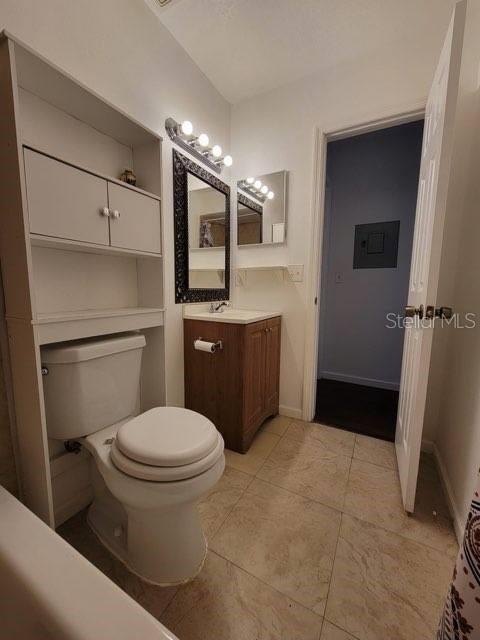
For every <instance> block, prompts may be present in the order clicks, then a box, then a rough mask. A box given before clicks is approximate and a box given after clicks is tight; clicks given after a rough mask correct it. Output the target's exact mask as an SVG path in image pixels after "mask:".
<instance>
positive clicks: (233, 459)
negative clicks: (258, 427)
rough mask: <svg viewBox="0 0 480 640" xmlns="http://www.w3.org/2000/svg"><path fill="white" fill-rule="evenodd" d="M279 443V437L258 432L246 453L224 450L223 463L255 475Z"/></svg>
mask: <svg viewBox="0 0 480 640" xmlns="http://www.w3.org/2000/svg"><path fill="white" fill-rule="evenodd" d="M279 442H280V436H277V435H275V434H274V433H267V432H264V431H259V432H258V433H257V435H256V436H255V439H254V441H253V442H252V445H251V447H250V449H249V450H248V451H247V453H237V452H236V451H230V450H229V449H226V450H225V462H226V463H227V465H228V466H229V467H232V468H233V469H237V471H243V472H244V473H249V474H250V475H255V474H256V473H257V471H258V470H259V469H260V467H261V466H262V464H263V463H264V462H265V460H266V458H267V456H268V455H269V454H270V453H271V451H272V449H273V448H274V447H275V446H276V445H277V444H278V443H279Z"/></svg>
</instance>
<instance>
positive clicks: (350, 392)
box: [314, 378, 398, 442]
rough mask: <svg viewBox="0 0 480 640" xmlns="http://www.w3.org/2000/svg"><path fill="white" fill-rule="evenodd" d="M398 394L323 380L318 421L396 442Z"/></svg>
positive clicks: (319, 393) (318, 396) (319, 395)
mask: <svg viewBox="0 0 480 640" xmlns="http://www.w3.org/2000/svg"><path fill="white" fill-rule="evenodd" d="M397 405H398V391H391V390H390V389H379V388H377V387H365V386H363V385H359V384H350V383H349V382H338V381H337V380H327V379H325V378H322V379H321V380H318V381H317V404H316V409H315V419H314V420H315V422H320V423H322V424H326V425H330V426H334V427H340V428H341V429H347V430H348V431H354V432H355V433H362V434H364V435H367V436H372V437H374V438H381V439H382V440H389V441H390V442H394V441H395V426H396V421H397Z"/></svg>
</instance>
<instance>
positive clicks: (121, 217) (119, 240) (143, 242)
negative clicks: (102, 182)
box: [108, 182, 161, 253]
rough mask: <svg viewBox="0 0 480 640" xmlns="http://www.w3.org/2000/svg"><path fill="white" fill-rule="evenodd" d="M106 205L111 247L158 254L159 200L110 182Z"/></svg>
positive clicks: (159, 240)
mask: <svg viewBox="0 0 480 640" xmlns="http://www.w3.org/2000/svg"><path fill="white" fill-rule="evenodd" d="M108 204H109V207H110V243H111V245H112V247H120V248H122V249H133V250H135V251H149V252H151V253H161V237H160V203H159V201H158V200H155V199H154V198H150V197H149V196H145V195H143V194H142V193H138V192H137V191H133V190H132V189H128V188H127V187H122V186H121V185H118V184H115V183H113V182H109V183H108Z"/></svg>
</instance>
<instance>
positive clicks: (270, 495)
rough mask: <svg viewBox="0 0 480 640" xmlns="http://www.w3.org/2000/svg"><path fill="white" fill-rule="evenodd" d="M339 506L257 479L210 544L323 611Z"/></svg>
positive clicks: (287, 592)
mask: <svg viewBox="0 0 480 640" xmlns="http://www.w3.org/2000/svg"><path fill="white" fill-rule="evenodd" d="M340 519H341V515H340V512H338V511H335V510H333V509H331V508H330V507H325V506H323V505H321V504H318V503H317V502H313V501H311V500H307V499H305V498H302V497H300V496H297V495H295V494H293V493H290V492H289V491H285V490H284V489H280V488H278V487H275V486H273V485H270V484H267V483H265V482H262V481H261V480H258V479H255V480H253V482H252V484H251V485H250V486H249V488H248V489H247V491H246V492H245V493H244V494H243V496H242V498H241V499H240V501H239V502H238V503H237V505H236V506H235V508H234V509H233V511H232V513H231V514H230V515H229V516H228V518H227V520H226V521H225V523H224V524H223V526H222V527H221V529H220V530H219V532H218V533H217V534H216V536H215V537H214V538H213V540H212V542H211V545H210V546H211V548H212V550H213V551H215V552H216V553H218V554H220V555H221V556H223V557H224V558H227V559H228V560H231V561H232V562H233V563H235V564H236V565H238V566H240V567H241V568H242V569H245V570H246V571H248V572H249V573H251V574H252V575H254V576H256V577H257V578H260V579H261V580H262V581H264V582H266V583H267V584H269V585H270V586H272V587H274V588H275V589H278V591H280V592H281V593H284V594H285V595H287V596H289V597H291V598H292V599H294V600H296V601H297V602H299V603H300V604H303V605H305V606H306V607H308V608H309V609H313V610H314V611H315V612H316V613H319V614H323V611H324V609H325V602H326V597H327V593H328V585H329V581H330V575H331V571H332V565H333V558H334V554H335V547H336V544H337V538H338V532H339V528H340Z"/></svg>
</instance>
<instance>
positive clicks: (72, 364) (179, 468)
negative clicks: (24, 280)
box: [41, 333, 225, 585]
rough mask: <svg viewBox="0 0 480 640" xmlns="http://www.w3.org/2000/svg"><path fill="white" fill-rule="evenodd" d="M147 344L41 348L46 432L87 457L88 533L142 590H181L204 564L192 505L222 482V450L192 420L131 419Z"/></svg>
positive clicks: (155, 414) (102, 342)
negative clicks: (179, 586)
mask: <svg viewBox="0 0 480 640" xmlns="http://www.w3.org/2000/svg"><path fill="white" fill-rule="evenodd" d="M145 344H146V342H145V337H144V336H143V335H142V334H135V333H133V334H123V335H117V336H111V337H110V336H109V337H105V338H96V339H88V340H82V341H76V342H71V343H62V344H56V345H53V346H48V347H43V348H42V351H41V354H42V367H43V373H44V376H43V387H44V395H45V410H46V418H47V430H48V435H49V437H50V438H53V439H57V440H62V441H64V442H65V441H76V442H78V443H80V444H81V445H82V446H84V447H85V449H87V450H88V451H89V452H90V453H91V455H92V461H91V475H92V484H93V493H94V500H93V503H92V504H91V506H90V507H89V511H88V523H89V525H90V527H91V528H92V529H93V531H94V532H95V534H96V535H97V536H98V538H99V539H100V541H101V542H102V543H103V544H104V545H105V546H106V547H107V548H108V549H109V550H110V551H111V552H112V553H113V554H114V555H115V556H117V557H118V558H119V559H120V560H121V561H122V562H123V563H124V564H125V565H126V566H127V567H128V568H129V569H130V570H131V571H132V572H133V573H135V574H136V575H138V576H139V577H140V578H142V579H143V580H145V581H147V582H150V583H153V584H157V585H173V584H181V583H183V582H187V581H188V580H191V579H192V578H194V577H195V576H196V575H197V573H198V572H199V571H200V570H201V568H202V565H203V562H204V559H205V555H206V551H207V545H206V541H205V536H204V534H203V531H202V526H201V523H200V518H199V514H198V512H197V508H196V503H197V502H198V500H200V498H202V496H204V495H205V494H206V493H207V492H208V491H209V490H210V489H211V488H212V487H213V486H214V485H215V483H216V482H217V481H218V480H219V479H220V477H221V476H222V473H223V470H224V467H225V458H224V453H223V449H224V445H223V439H222V437H221V435H220V434H219V432H218V431H217V429H216V428H215V426H214V424H213V423H212V422H210V420H208V419H207V418H205V417H204V416H202V415H200V414H198V413H196V412H194V411H190V410H188V409H181V408H178V407H155V408H153V409H150V410H148V411H145V412H144V413H141V414H139V415H136V413H137V411H136V408H137V407H138V404H139V402H138V398H139V386H140V368H141V359H142V350H143V348H144V347H145Z"/></svg>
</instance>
